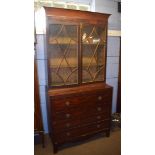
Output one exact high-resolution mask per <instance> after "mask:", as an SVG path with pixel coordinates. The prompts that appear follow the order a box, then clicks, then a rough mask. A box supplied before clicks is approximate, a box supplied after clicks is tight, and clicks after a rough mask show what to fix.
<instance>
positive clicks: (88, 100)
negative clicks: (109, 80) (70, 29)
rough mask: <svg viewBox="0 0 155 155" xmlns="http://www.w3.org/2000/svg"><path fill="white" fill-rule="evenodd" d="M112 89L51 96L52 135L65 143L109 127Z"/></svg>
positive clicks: (107, 129) (56, 141)
mask: <svg viewBox="0 0 155 155" xmlns="http://www.w3.org/2000/svg"><path fill="white" fill-rule="evenodd" d="M111 100H112V91H111V90H109V89H108V90H107V91H105V90H104V91H99V92H91V93H88V94H83V93H79V94H75V95H70V96H52V97H50V111H51V115H50V117H51V126H52V139H53V142H54V143H56V144H59V143H60V144H61V143H66V142H69V141H72V140H76V139H79V138H80V137H85V136H87V135H91V134H94V133H98V132H101V131H109V130H110V115H111Z"/></svg>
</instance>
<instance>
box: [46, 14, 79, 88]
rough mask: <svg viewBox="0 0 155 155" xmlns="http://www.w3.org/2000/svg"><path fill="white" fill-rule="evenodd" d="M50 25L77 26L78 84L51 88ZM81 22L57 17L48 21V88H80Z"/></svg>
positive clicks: (49, 18)
mask: <svg viewBox="0 0 155 155" xmlns="http://www.w3.org/2000/svg"><path fill="white" fill-rule="evenodd" d="M50 24H60V25H61V24H62V25H73V26H77V42H78V43H77V83H76V84H69V85H67V84H66V85H58V86H51V83H52V80H51V75H50V59H49V57H50V56H49V53H50V52H49V51H48V46H49V44H48V39H49V25H50ZM79 25H80V24H79V22H77V21H74V20H73V21H72V20H68V19H65V18H56V17H48V18H47V19H46V52H47V63H48V64H47V66H48V87H49V88H63V87H64V88H67V87H73V86H78V85H80V84H79V80H80V75H79V74H80V66H79V62H80V60H79V57H80V49H79V48H80V45H79V38H80V37H79V34H80V32H79V30H80V29H79Z"/></svg>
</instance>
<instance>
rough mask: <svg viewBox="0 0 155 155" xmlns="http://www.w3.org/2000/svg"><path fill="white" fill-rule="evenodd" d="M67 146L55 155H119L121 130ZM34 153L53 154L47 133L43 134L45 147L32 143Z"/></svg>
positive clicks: (41, 154)
mask: <svg viewBox="0 0 155 155" xmlns="http://www.w3.org/2000/svg"><path fill="white" fill-rule="evenodd" d="M69 146H70V147H63V148H61V150H59V151H58V153H56V154H55V155H121V131H120V130H116V131H113V132H111V134H110V137H105V136H100V137H97V138H96V137H95V138H93V139H89V140H87V141H85V142H83V143H76V144H74V145H71V144H70V145H69ZM34 155H53V146H52V144H51V140H50V138H49V136H48V135H46V136H45V148H42V145H41V144H35V145H34Z"/></svg>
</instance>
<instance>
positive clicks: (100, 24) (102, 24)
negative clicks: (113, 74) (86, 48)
mask: <svg viewBox="0 0 155 155" xmlns="http://www.w3.org/2000/svg"><path fill="white" fill-rule="evenodd" d="M80 25H81V26H80V37H81V42H80V44H81V50H80V53H81V58H80V61H81V83H80V85H85V84H90V83H101V82H106V63H107V30H108V23H107V22H103V21H97V20H92V21H91V22H90V21H86V22H83V23H81V24H80ZM89 25H93V26H96V27H103V29H105V57H104V62H105V66H104V80H101V81H90V82H85V83H83V82H82V77H83V75H82V72H83V70H82V67H83V64H82V54H83V48H82V28H83V26H89Z"/></svg>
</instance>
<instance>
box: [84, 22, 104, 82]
mask: <svg viewBox="0 0 155 155" xmlns="http://www.w3.org/2000/svg"><path fill="white" fill-rule="evenodd" d="M82 49H83V53H82V82H83V83H86V82H94V81H104V72H105V50H106V29H105V28H104V27H101V26H96V25H85V26H83V28H82Z"/></svg>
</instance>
